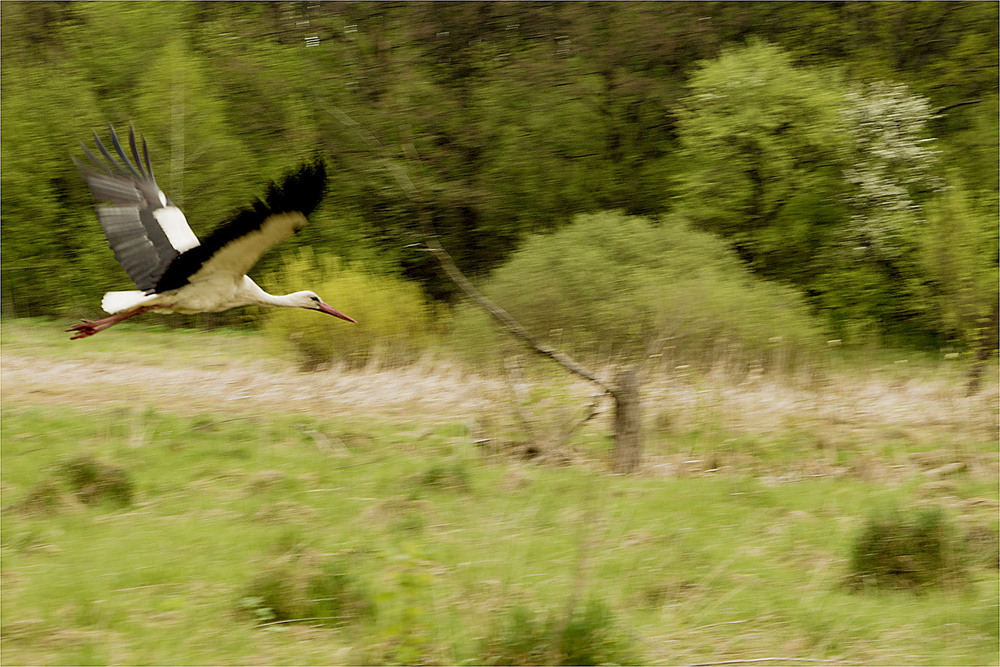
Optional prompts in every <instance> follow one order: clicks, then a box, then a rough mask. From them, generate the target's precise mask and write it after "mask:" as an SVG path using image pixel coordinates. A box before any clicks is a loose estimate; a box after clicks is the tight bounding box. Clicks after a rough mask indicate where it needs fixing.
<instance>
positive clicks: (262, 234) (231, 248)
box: [67, 127, 355, 340]
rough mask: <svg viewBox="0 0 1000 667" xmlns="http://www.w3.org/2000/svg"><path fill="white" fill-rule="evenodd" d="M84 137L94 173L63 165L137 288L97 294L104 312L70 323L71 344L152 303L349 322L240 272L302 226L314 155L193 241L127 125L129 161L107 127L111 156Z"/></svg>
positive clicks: (313, 200) (319, 166) (315, 186)
mask: <svg viewBox="0 0 1000 667" xmlns="http://www.w3.org/2000/svg"><path fill="white" fill-rule="evenodd" d="M94 140H95V141H96V143H97V150H98V151H99V152H100V153H101V155H102V156H104V161H101V160H100V159H98V158H97V157H95V156H94V154H93V153H91V152H90V151H89V150H88V149H87V147H86V146H83V152H84V154H85V155H86V156H87V158H88V159H89V160H90V161H91V162H92V163H93V164H94V167H96V169H95V168H94V167H91V166H90V165H88V164H86V163H83V162H81V161H79V160H77V159H76V158H75V157H74V158H73V161H74V162H75V163H76V166H77V167H78V168H79V169H80V172H81V174H82V175H83V177H84V178H85V179H86V181H87V185H89V186H90V191H91V192H92V193H93V194H94V199H95V200H96V201H97V218H98V220H100V222H101V226H102V227H103V228H104V234H105V236H107V238H108V245H110V246H111V249H112V250H113V251H114V253H115V259H117V260H118V262H119V264H121V265H122V268H124V269H125V272H126V273H127V274H128V276H129V278H131V279H132V281H133V282H134V283H135V285H136V287H138V288H139V289H138V290H130V291H126V292H108V293H107V294H105V295H104V299H102V300H101V307H102V308H103V309H104V310H105V311H106V312H108V313H110V314H111V316H110V317H105V318H104V319H101V320H94V321H90V320H84V321H82V322H81V323H80V324H76V325H74V326H72V327H70V328H69V329H67V331H72V332H75V334H76V335H75V336H73V337H72V339H73V340H76V339H77V338H86V337H88V336H93V335H94V334H96V333H97V332H98V331H103V330H105V329H107V328H108V327H110V326H112V325H114V324H117V323H119V322H121V321H123V320H127V319H128V318H130V317H135V316H136V315H140V314H142V313H145V312H147V311H149V310H153V309H155V310H157V311H159V312H162V313H185V314H192V313H205V312H208V313H212V312H218V311H222V310H228V309H230V308H236V307H238V306H270V307H291V308H307V309H309V310H318V311H320V312H321V313H327V314H329V315H333V316H334V317H339V318H340V319H342V320H347V321H348V322H354V321H355V320H353V319H351V318H350V317H348V316H347V315H344V314H343V313H342V312H340V311H339V310H337V309H336V308H333V307H332V306H329V305H327V304H325V303H323V301H322V300H321V299H320V298H319V297H318V296H316V294H315V293H313V292H309V291H304V292H293V293H292V294H285V295H283V296H276V295H273V294H268V293H267V292H265V291H264V290H263V289H261V288H260V287H259V286H258V285H257V283H255V282H254V281H253V280H251V279H250V278H249V277H248V276H247V275H246V273H247V271H249V270H250V267H252V266H253V265H254V264H255V263H256V262H257V260H258V259H259V258H260V256H261V255H262V254H264V252H265V251H267V249H268V248H270V247H271V246H273V245H274V244H276V243H278V242H279V241H282V240H284V239H285V238H287V237H288V236H290V235H291V234H292V233H293V232H296V231H298V230H299V229H300V228H301V227H302V226H303V225H305V224H306V216H307V215H309V214H310V213H312V211H313V210H314V209H315V208H316V206H317V205H318V204H319V202H320V199H321V198H322V196H323V190H324V188H325V187H326V167H325V165H324V164H323V162H322V161H321V160H317V161H316V162H315V163H313V164H303V165H302V166H301V167H299V169H298V170H297V171H295V172H293V173H291V174H289V175H287V176H286V177H285V178H284V180H282V182H281V184H280V185H279V184H276V183H272V184H271V185H270V186H269V187H268V189H267V193H266V194H265V196H264V199H263V201H261V200H260V199H258V200H256V201H255V202H254V203H253V204H252V205H250V206H249V207H247V208H244V209H242V210H240V211H238V212H236V213H235V214H234V215H233V216H232V217H231V218H230V219H229V220H228V221H227V222H225V223H223V224H221V225H219V226H218V227H217V228H216V229H215V230H214V231H213V232H212V233H211V234H209V235H208V237H206V238H205V240H204V242H199V241H198V237H196V236H195V235H194V232H192V231H191V228H190V227H189V226H188V223H187V220H186V219H185V218H184V214H183V213H182V212H181V210H180V209H179V208H177V207H176V206H174V205H173V203H172V202H171V201H170V200H169V199H168V198H167V196H166V195H164V194H163V191H162V190H160V188H159V186H157V185H156V180H155V179H154V178H153V168H152V165H150V162H149V150H148V148H147V147H146V140H145V139H143V140H142V159H140V158H139V151H138V149H137V147H136V141H135V128H134V127H130V128H129V135H128V140H129V147H130V148H131V149H132V159H129V157H128V155H126V154H125V151H124V150H122V147H121V144H120V143H119V142H118V136H117V135H116V134H115V129H114V127H112V128H111V144H112V146H113V147H114V149H115V152H116V153H117V154H118V157H119V158H120V160H121V161H120V162H119V161H118V160H116V159H115V158H114V157H113V156H112V155H111V153H110V152H109V151H108V149H107V148H105V147H104V144H102V143H101V140H100V137H98V136H97V133H96V132H95V133H94ZM81 145H82V144H81Z"/></svg>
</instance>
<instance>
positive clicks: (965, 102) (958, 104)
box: [932, 100, 982, 116]
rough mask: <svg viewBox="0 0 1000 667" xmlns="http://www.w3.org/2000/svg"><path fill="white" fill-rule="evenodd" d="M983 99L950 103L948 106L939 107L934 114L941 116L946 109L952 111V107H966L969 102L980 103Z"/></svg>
mask: <svg viewBox="0 0 1000 667" xmlns="http://www.w3.org/2000/svg"><path fill="white" fill-rule="evenodd" d="M980 102H982V100H965V101H964V102H955V103H954V104H948V105H946V106H943V107H941V108H940V109H937V110H936V111H935V112H934V113H933V114H932V115H934V116H940V115H941V114H943V113H944V112H946V111H951V110H952V109H957V108H958V107H964V106H966V105H969V104H979V103H980Z"/></svg>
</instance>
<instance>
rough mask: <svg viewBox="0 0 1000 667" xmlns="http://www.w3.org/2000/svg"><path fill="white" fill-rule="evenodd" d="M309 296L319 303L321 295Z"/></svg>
mask: <svg viewBox="0 0 1000 667" xmlns="http://www.w3.org/2000/svg"><path fill="white" fill-rule="evenodd" d="M309 298H310V299H312V300H313V301H315V302H316V303H319V297H318V296H311V297H309Z"/></svg>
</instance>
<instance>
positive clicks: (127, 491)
mask: <svg viewBox="0 0 1000 667" xmlns="http://www.w3.org/2000/svg"><path fill="white" fill-rule="evenodd" d="M58 473H59V475H60V476H61V477H62V478H63V480H64V481H65V482H66V484H67V485H68V486H69V487H70V489H71V490H72V491H73V493H74V494H76V497H77V499H78V500H80V502H83V503H86V504H88V505H94V504H98V503H101V502H105V501H107V502H109V503H111V504H114V505H119V506H122V507H125V506H128V505H131V504H132V496H133V494H134V492H135V485H134V484H133V482H132V479H131V477H130V475H129V473H128V472H127V471H126V470H125V469H124V468H122V467H121V466H117V465H114V464H112V463H106V462H104V461H100V460H98V459H95V458H94V457H92V456H89V455H87V454H83V455H80V456H77V457H75V458H72V459H69V460H67V461H64V462H62V463H61V464H60V465H59V466H58Z"/></svg>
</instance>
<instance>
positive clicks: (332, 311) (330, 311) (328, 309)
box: [319, 301, 358, 324]
mask: <svg viewBox="0 0 1000 667" xmlns="http://www.w3.org/2000/svg"><path fill="white" fill-rule="evenodd" d="M319 311H320V312H321V313H326V314H327V315H333V316H334V317H339V318H340V319H342V320H347V321H348V322H354V323H355V324H357V323H358V321H357V320H355V319H354V318H352V317H348V316H347V315H344V314H343V313H342V312H340V311H339V310H337V309H336V308H334V307H333V306H331V305H328V304H325V303H323V302H322V301H321V302H320V304H319Z"/></svg>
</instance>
